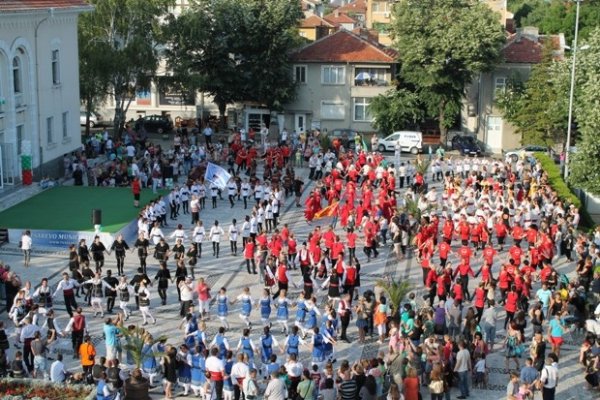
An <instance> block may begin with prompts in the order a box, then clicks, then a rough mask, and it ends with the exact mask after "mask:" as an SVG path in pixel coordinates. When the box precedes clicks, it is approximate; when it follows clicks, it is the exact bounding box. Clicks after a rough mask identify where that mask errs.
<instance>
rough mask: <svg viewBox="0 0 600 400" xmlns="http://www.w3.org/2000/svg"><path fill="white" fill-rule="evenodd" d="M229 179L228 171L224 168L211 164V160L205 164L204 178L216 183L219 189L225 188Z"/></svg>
mask: <svg viewBox="0 0 600 400" xmlns="http://www.w3.org/2000/svg"><path fill="white" fill-rule="evenodd" d="M229 179H231V175H230V174H229V172H227V171H226V170H225V168H223V167H221V166H219V165H216V164H213V163H211V162H209V163H208V165H207V166H206V173H205V174H204V180H205V181H207V182H210V183H214V184H215V185H217V187H218V188H219V189H225V187H226V186H227V182H229Z"/></svg>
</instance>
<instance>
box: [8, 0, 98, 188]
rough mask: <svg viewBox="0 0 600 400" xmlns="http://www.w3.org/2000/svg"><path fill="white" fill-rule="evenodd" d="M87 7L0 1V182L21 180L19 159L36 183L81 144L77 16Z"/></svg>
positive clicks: (80, 1)
mask: <svg viewBox="0 0 600 400" xmlns="http://www.w3.org/2000/svg"><path fill="white" fill-rule="evenodd" d="M92 9H93V8H92V7H91V6H90V5H88V4H87V3H86V2H85V0H6V1H1V2H0V151H1V158H2V164H1V165H2V171H1V175H2V179H1V180H0V182H1V183H2V184H14V183H16V182H19V181H20V179H21V157H20V156H21V155H26V154H29V155H31V156H32V167H33V170H34V174H33V176H34V180H39V179H40V178H42V175H57V174H58V173H60V171H61V169H62V156H63V154H65V153H68V152H71V151H73V150H75V149H77V148H79V147H80V146H81V133H80V127H79V108H80V107H79V104H80V103H79V57H78V47H77V17H78V15H79V14H80V13H82V12H86V11H90V10H92ZM0 185H1V184H0Z"/></svg>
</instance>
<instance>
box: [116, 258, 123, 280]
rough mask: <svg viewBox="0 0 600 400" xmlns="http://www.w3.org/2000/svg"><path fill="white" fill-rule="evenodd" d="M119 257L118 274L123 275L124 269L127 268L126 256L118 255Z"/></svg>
mask: <svg viewBox="0 0 600 400" xmlns="http://www.w3.org/2000/svg"><path fill="white" fill-rule="evenodd" d="M116 256H117V274H119V275H123V267H124V266H125V254H118V253H117V254H116Z"/></svg>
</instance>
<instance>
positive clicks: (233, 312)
mask: <svg viewBox="0 0 600 400" xmlns="http://www.w3.org/2000/svg"><path fill="white" fill-rule="evenodd" d="M392 162H393V161H392ZM307 172H308V171H307V170H306V169H301V168H300V169H297V173H298V174H299V175H301V176H302V175H303V176H307V175H308V173H307ZM305 182H306V183H307V185H306V187H305V190H304V194H303V199H304V198H305V197H306V196H307V194H308V193H309V191H310V190H311V189H312V188H313V187H314V183H312V182H311V183H309V181H308V179H305ZM207 205H209V207H210V201H207ZM124 206H125V207H129V206H130V204H126V205H124ZM248 211H250V210H244V209H243V202H237V203H236V204H235V207H234V208H233V209H231V208H230V205H229V202H228V200H227V198H226V196H225V197H224V198H223V200H222V201H221V200H220V201H219V203H218V207H217V208H216V209H211V208H207V209H205V210H203V211H202V212H201V219H202V220H203V221H204V225H205V228H207V230H209V229H210V226H212V224H213V222H214V220H215V219H216V220H219V222H220V225H221V226H222V227H223V229H224V230H225V231H227V228H228V226H229V224H230V223H231V219H232V218H236V219H237V220H238V221H242V220H243V217H244V216H245V215H246V214H247V213H248ZM282 211H283V212H282V213H281V216H282V217H281V224H284V223H287V224H288V226H289V228H290V231H292V232H294V233H295V234H296V237H297V239H298V242H299V243H301V242H302V241H303V240H305V239H306V237H307V234H308V233H309V232H310V231H311V230H312V229H313V228H314V226H316V225H321V226H325V225H326V224H327V223H329V221H328V220H327V219H324V220H321V221H314V222H313V223H312V225H308V224H307V223H306V222H305V220H304V215H303V208H297V207H295V205H294V202H293V199H292V198H288V199H286V202H285V206H284V207H283V208H282ZM168 223H169V227H168V228H167V229H163V232H164V233H165V235H166V236H168V235H170V234H171V232H172V230H173V228H174V225H176V224H177V223H182V224H184V227H185V228H186V229H189V228H190V227H191V225H190V217H189V216H188V215H183V214H181V215H180V216H179V218H178V221H172V220H169V221H168ZM280 226H281V225H280ZM338 231H339V227H338ZM342 237H343V236H342ZM130 245H131V243H130ZM209 245H210V243H205V244H204V246H203V255H202V258H201V259H200V260H199V262H198V265H197V266H196V269H195V273H196V278H198V277H204V278H205V279H206V281H207V283H208V285H209V286H211V288H212V291H211V293H212V295H213V296H214V295H216V293H217V292H218V290H219V288H220V287H222V286H224V287H226V288H227V291H228V296H229V298H230V299H232V298H235V297H236V296H237V294H239V293H240V292H241V290H242V288H243V287H245V286H250V288H251V292H252V294H253V297H254V299H257V298H259V297H260V295H261V293H262V287H263V286H262V284H260V283H259V282H258V278H257V277H258V275H248V274H247V272H246V267H245V263H244V261H243V259H242V257H241V256H239V255H238V256H237V257H234V256H233V255H231V254H230V251H229V245H228V241H226V240H224V241H223V242H222V243H221V257H220V258H218V259H216V258H214V257H213V256H212V251H211V250H212V249H210V248H209ZM240 247H241V243H238V250H239V248H240ZM381 250H382V251H381V254H380V256H379V258H377V259H374V260H372V261H371V262H370V263H367V262H366V257H365V256H364V254H363V253H362V251H357V255H358V257H359V260H360V261H361V265H362V273H361V283H362V287H361V291H364V290H367V289H372V288H373V286H374V284H375V282H376V280H377V279H381V278H382V277H384V276H391V277H393V278H395V279H402V280H409V281H410V282H411V283H412V285H413V288H414V290H415V292H416V294H417V298H418V299H422V295H423V294H425V291H424V288H423V285H422V283H421V277H422V274H421V271H420V266H419V265H418V263H417V262H416V260H415V259H414V258H409V259H408V260H403V261H400V262H398V261H396V259H395V257H394V255H393V254H391V251H390V249H389V247H385V248H382V249H381ZM238 253H240V252H239V251H238ZM0 259H2V260H3V261H4V262H6V263H8V264H9V265H11V266H12V267H13V269H15V270H16V271H18V273H19V274H20V276H21V279H22V280H23V282H25V281H27V280H29V281H31V282H32V283H33V285H34V286H36V285H38V283H39V281H40V280H41V278H42V277H44V276H46V277H48V278H49V279H50V282H51V284H52V285H55V284H56V283H57V282H58V280H59V279H60V273H61V272H62V271H65V270H67V252H66V250H65V251H63V250H61V249H40V248H35V244H34V251H33V257H32V264H31V267H30V268H28V269H24V268H23V267H22V257H21V254H20V252H19V251H18V249H17V248H16V247H15V246H10V245H8V246H3V247H0ZM148 261H149V266H148V276H149V277H150V278H151V279H153V278H154V275H155V273H156V271H157V270H158V264H157V263H156V261H155V260H153V259H152V258H151V257H149V258H148ZM450 261H454V260H452V259H450ZM137 266H138V260H137V257H136V256H135V254H129V253H128V254H127V258H126V260H125V273H126V274H127V275H128V276H129V277H131V276H133V274H134V273H135V269H136V268H137ZM169 268H170V269H171V272H173V271H174V269H175V268H174V265H172V263H171V264H169ZM478 268H479V265H478V264H475V265H474V266H473V269H474V270H477V269H478ZM107 269H112V270H113V272H114V271H116V261H115V259H114V256H107V257H106V265H105V267H104V271H106V270H107ZM558 269H559V273H562V272H564V273H569V272H571V271H573V265H572V264H566V263H564V262H560V263H558ZM292 276H293V278H294V280H295V281H299V280H300V276H299V273H298V271H292ZM474 281H475V282H472V283H471V287H475V286H476V285H477V283H478V281H479V280H478V279H474ZM535 290H537V287H534V291H533V292H534V293H535ZM299 292H300V289H299V288H298V289H293V288H291V289H290V294H289V296H288V297H290V299H294V298H295V297H296V296H297V294H298V293H299ZM151 293H152V296H153V297H152V301H151V309H152V313H153V314H154V316H155V317H156V318H157V324H156V325H148V326H146V328H147V329H148V330H149V331H150V332H151V333H152V334H153V335H154V336H155V337H157V336H161V335H167V336H168V337H169V343H171V344H174V345H178V344H180V343H181V342H182V340H183V332H182V331H181V330H180V329H179V324H180V322H181V318H180V317H179V314H178V312H179V303H178V302H177V301H176V298H177V292H176V289H175V287H174V285H170V287H169V290H168V295H167V299H168V300H167V305H166V306H159V303H160V300H159V297H158V295H157V293H156V289H154V288H151ZM323 295H324V293H322V294H321V295H320V296H321V297H322V296H323ZM59 298H60V296H58V298H57V300H58V301H57V302H56V303H57V304H56V306H55V309H56V310H57V311H58V312H57V314H58V318H57V320H58V322H59V325H60V326H61V327H63V328H64V326H65V325H66V323H67V322H68V315H67V314H66V313H65V312H64V306H63V304H62V302H61V301H60V299H59ZM77 300H78V301H79V302H80V304H82V305H83V297H82V298H81V299H77ZM117 304H118V303H117ZM238 309H239V305H234V306H233V307H230V311H229V318H228V320H229V323H230V325H231V329H230V331H229V332H228V333H227V338H228V340H229V342H230V344H231V345H232V346H237V342H238V339H239V336H240V334H241V328H242V326H243V324H242V321H241V320H240V319H239V318H238V316H237V314H238ZM84 310H85V312H86V316H87V319H88V322H89V324H90V325H91V328H90V334H91V335H92V337H93V338H94V343H95V344H96V347H97V351H98V354H99V355H102V354H104V353H105V348H104V343H103V340H102V325H103V322H102V320H101V319H100V318H97V319H94V318H93V314H90V312H91V307H84ZM117 310H118V308H115V311H117ZM211 314H212V315H216V305H214V304H213V305H211ZM293 315H294V312H293V310H291V311H290V316H292V317H293ZM0 319H2V320H4V321H6V320H7V315H6V313H1V314H0ZM251 320H252V321H253V323H254V326H255V327H259V326H260V325H261V324H260V316H259V312H258V310H253V312H252V317H251ZM503 321H504V313H503V312H502V313H500V318H499V321H498V337H499V339H498V340H503V339H504V331H503V330H502V322H503ZM141 322H142V320H141V316H140V314H139V312H137V311H134V313H133V315H132V317H131V318H130V319H129V321H127V323H131V324H141ZM291 322H292V321H290V324H291ZM11 325H12V323H8V324H7V326H8V327H9V329H8V333H9V334H12V333H13V329H12V328H11ZM207 325H208V334H207V336H208V338H209V340H212V337H213V336H214V334H215V332H216V330H217V329H218V326H219V323H218V320H217V319H216V318H212V319H211V320H210V321H208V324H207ZM290 326H291V325H290ZM260 331H261V330H260V329H257V328H254V330H253V332H252V335H251V337H252V338H253V340H254V342H255V343H256V342H257V339H258V337H259V335H260V333H261V332H260ZM526 334H527V337H528V338H531V329H528V330H527V331H526ZM274 335H275V337H276V338H277V340H278V341H280V342H283V340H284V339H285V338H284V336H283V335H282V333H281V332H280V331H279V329H276V328H274ZM349 336H350V339H351V340H357V338H358V335H357V332H356V327H355V325H354V321H352V322H351V324H350V327H349ZM581 339H582V337H581V336H577V335H572V337H571V338H567V340H566V343H565V345H564V346H563V356H562V359H561V361H560V384H559V388H558V392H557V399H560V400H568V399H580V400H587V399H593V398H598V397H594V394H593V393H591V392H589V391H587V390H585V381H584V379H583V375H582V372H581V368H580V367H579V366H578V364H577V358H578V349H579V343H581ZM13 343H14V337H11V346H12V344H13ZM69 343H70V341H69ZM385 347H386V346H385V345H382V346H380V345H379V344H378V343H377V342H376V339H370V340H369V341H368V342H367V343H366V344H365V345H364V346H363V345H358V343H352V344H347V343H345V342H340V343H339V344H338V345H337V346H336V358H337V359H338V360H341V359H349V360H350V361H351V362H354V361H356V360H358V359H362V358H371V357H375V356H376V355H377V353H378V352H379V351H380V350H384V349H385ZM500 347H501V346H500V345H499V344H496V347H495V351H494V353H492V354H491V355H490V356H489V357H488V358H487V361H488V367H489V385H488V388H487V389H486V390H481V389H472V393H471V397H472V398H478V399H482V400H492V399H493V400H497V399H503V398H505V390H506V383H507V382H508V374H507V370H505V368H504V357H503V354H502V352H501V351H499V349H500ZM13 352H14V348H12V347H11V350H10V352H9V354H10V357H12V356H13ZM63 353H65V354H67V356H65V361H66V364H67V367H68V368H69V369H71V370H74V371H76V370H79V369H80V366H79V363H78V361H76V360H72V358H71V357H70V354H71V353H70V345H69V346H68V350H67V351H65V352H63ZM309 353H310V352H309V350H308V349H305V350H304V351H303V352H301V361H302V362H304V364H305V366H306V365H309V364H310V354H309ZM278 356H279V354H278ZM521 363H524V360H523V359H522V360H521ZM395 368H396V366H394V369H395ZM422 389H423V390H422V394H423V396H424V398H428V397H429V395H428V392H427V390H426V388H422ZM179 393H182V392H181V391H179ZM151 394H152V398H153V399H158V398H162V389H161V387H157V388H155V389H153V390H152V391H151ZM457 395H458V391H457V390H456V389H452V396H453V398H454V397H455V396H457ZM178 398H185V397H182V396H181V395H179V396H178ZM190 398H192V397H190Z"/></svg>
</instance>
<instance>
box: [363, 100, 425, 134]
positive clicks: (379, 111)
mask: <svg viewBox="0 0 600 400" xmlns="http://www.w3.org/2000/svg"><path fill="white" fill-rule="evenodd" d="M369 111H370V112H371V115H373V116H374V120H373V126H374V127H375V128H376V129H378V130H379V132H382V133H383V134H385V135H387V134H390V133H392V132H394V131H397V130H399V129H403V128H406V127H407V126H410V125H417V124H418V123H419V122H421V121H422V120H423V111H422V108H421V104H420V102H419V96H418V94H417V93H415V92H411V91H409V90H406V89H391V90H388V91H387V92H385V93H384V94H381V95H379V96H377V97H374V98H373V99H372V100H371V103H370V104H369Z"/></svg>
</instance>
